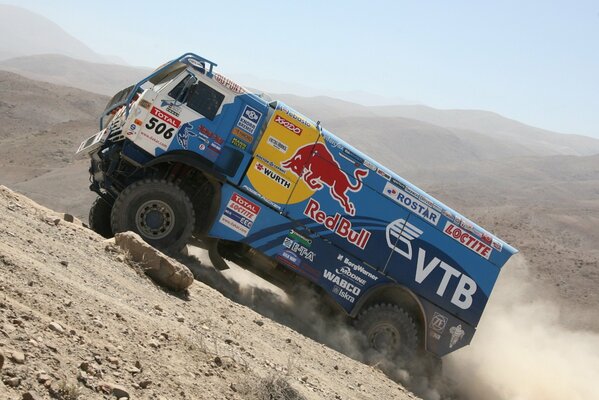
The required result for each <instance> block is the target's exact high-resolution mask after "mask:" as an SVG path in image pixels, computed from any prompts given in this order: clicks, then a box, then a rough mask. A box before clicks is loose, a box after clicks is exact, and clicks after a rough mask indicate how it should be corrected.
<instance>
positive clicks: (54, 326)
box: [48, 322, 64, 333]
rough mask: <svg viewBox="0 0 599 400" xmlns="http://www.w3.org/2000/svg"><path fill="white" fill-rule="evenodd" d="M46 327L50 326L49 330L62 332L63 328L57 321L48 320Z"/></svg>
mask: <svg viewBox="0 0 599 400" xmlns="http://www.w3.org/2000/svg"><path fill="white" fill-rule="evenodd" d="M48 328H50V330H51V331H54V332H58V333H64V328H63V327H62V325H60V324H59V323H58V322H50V324H49V325H48Z"/></svg>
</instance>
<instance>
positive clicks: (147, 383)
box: [139, 379, 152, 389]
mask: <svg viewBox="0 0 599 400" xmlns="http://www.w3.org/2000/svg"><path fill="white" fill-rule="evenodd" d="M151 384H152V381H151V380H149V379H146V380H143V381H141V382H139V387H140V388H142V389H147V388H148V387H149V386H150V385H151Z"/></svg>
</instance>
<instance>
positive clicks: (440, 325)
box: [429, 312, 448, 333]
mask: <svg viewBox="0 0 599 400" xmlns="http://www.w3.org/2000/svg"><path fill="white" fill-rule="evenodd" d="M447 321H448V318H447V317H446V316H444V315H443V314H439V313H438V312H435V313H434V314H433V317H432V318H431V322H430V324H429V327H430V328H431V329H432V330H434V331H435V332H438V333H443V332H444V331H445V326H446V325H447Z"/></svg>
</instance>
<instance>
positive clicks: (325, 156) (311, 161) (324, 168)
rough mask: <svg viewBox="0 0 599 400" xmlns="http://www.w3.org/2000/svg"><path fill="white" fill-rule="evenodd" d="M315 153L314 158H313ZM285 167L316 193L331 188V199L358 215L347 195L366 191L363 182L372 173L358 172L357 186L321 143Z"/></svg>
mask: <svg viewBox="0 0 599 400" xmlns="http://www.w3.org/2000/svg"><path fill="white" fill-rule="evenodd" d="M312 153H314V157H312ZM306 160H307V161H306ZM281 166H282V167H283V168H285V169H288V170H290V171H291V172H293V173H294V174H295V175H297V176H298V177H300V178H302V179H303V180H304V182H305V183H306V185H308V187H309V188H310V189H312V190H314V191H316V190H320V189H322V188H323V187H324V185H326V186H328V187H329V193H330V195H331V197H332V198H333V199H334V200H336V201H337V202H338V203H339V205H340V206H341V207H342V208H343V209H344V210H345V212H346V213H347V214H349V215H356V207H355V206H354V204H353V203H352V202H351V201H350V199H349V196H348V195H347V193H348V192H359V191H360V190H362V179H363V178H365V177H366V176H368V170H366V169H355V170H354V178H355V179H356V183H354V184H352V183H351V182H350V180H349V177H348V176H347V174H346V173H345V172H343V170H342V169H341V167H340V166H339V163H338V162H337V160H335V158H334V157H333V155H332V154H331V152H330V151H329V149H327V146H326V145H325V144H324V143H320V142H319V143H316V144H314V145H311V144H309V145H306V146H303V147H300V148H299V149H297V151H296V152H295V154H294V155H293V156H291V158H289V159H288V160H286V161H283V162H282V163H281Z"/></svg>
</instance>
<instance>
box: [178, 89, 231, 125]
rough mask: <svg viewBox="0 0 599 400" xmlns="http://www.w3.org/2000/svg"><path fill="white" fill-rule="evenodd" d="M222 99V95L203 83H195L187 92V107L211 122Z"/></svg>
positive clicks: (223, 96)
mask: <svg viewBox="0 0 599 400" xmlns="http://www.w3.org/2000/svg"><path fill="white" fill-rule="evenodd" d="M175 89H176V88H175ZM175 89H173V90H175ZM224 99H225V95H224V94H222V93H220V92H217V91H216V90H214V89H212V88H211V87H210V86H208V85H206V84H205V83H203V82H197V83H196V84H195V85H193V86H192V87H191V88H190V90H189V95H188V96H187V107H189V108H191V109H192V110H194V111H197V112H199V113H200V114H202V115H203V116H205V117H206V118H208V119H209V120H213V119H214V117H216V113H217V112H218V109H219V108H220V105H221V104H222V102H223V100H224Z"/></svg>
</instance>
